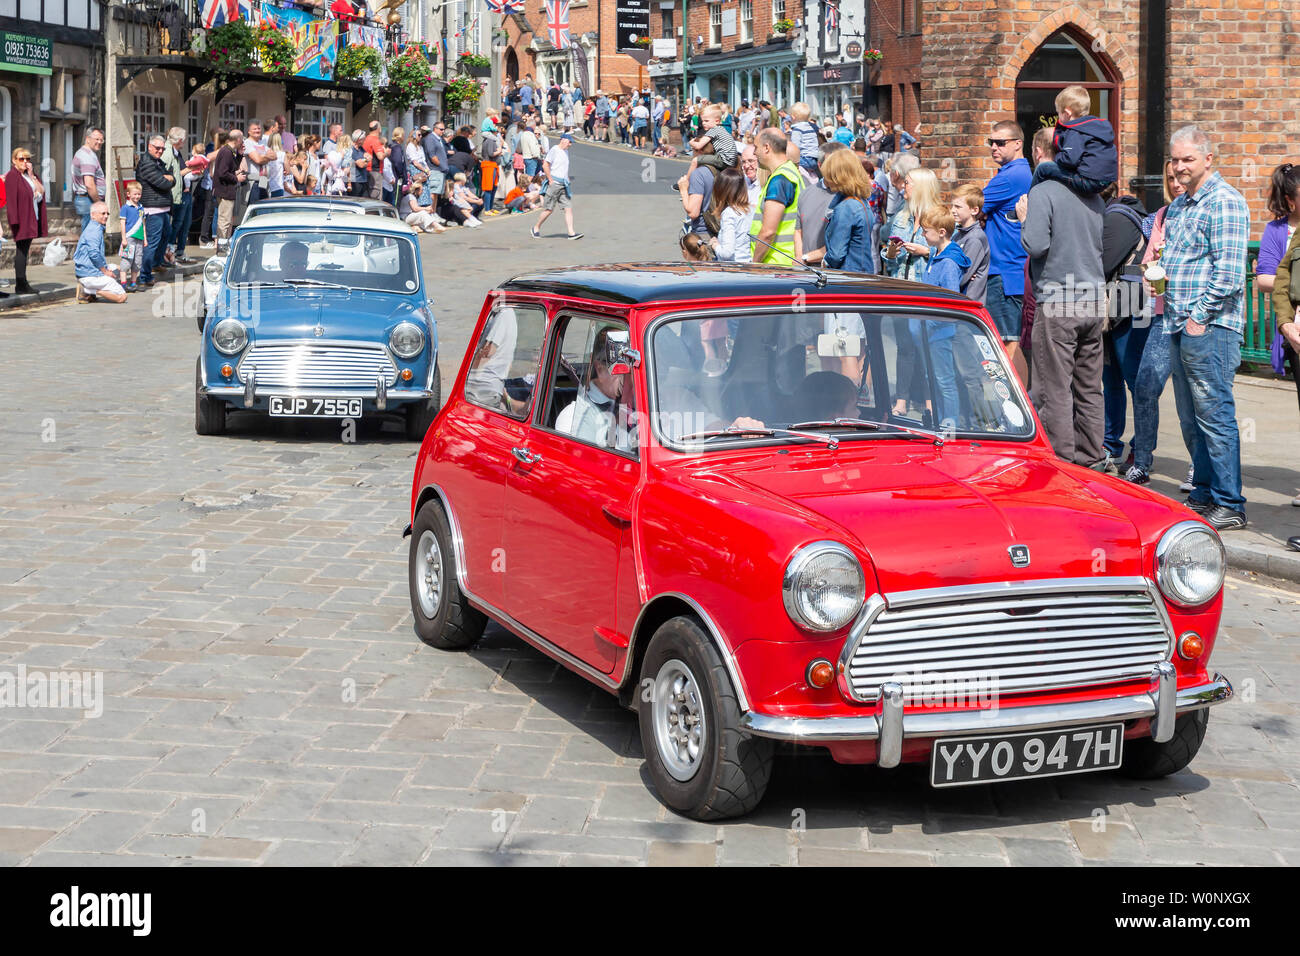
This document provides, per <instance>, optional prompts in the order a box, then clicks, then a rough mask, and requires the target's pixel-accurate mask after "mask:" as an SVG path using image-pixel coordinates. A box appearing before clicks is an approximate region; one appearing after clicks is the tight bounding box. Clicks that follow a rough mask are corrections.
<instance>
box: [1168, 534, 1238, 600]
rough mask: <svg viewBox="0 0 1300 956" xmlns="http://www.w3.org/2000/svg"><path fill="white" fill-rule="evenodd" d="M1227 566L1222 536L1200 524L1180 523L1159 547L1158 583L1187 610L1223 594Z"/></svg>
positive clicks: (1169, 596)
mask: <svg viewBox="0 0 1300 956" xmlns="http://www.w3.org/2000/svg"><path fill="white" fill-rule="evenodd" d="M1226 564H1227V561H1226V560H1225V556H1224V552H1223V542H1222V541H1220V540H1219V536H1218V534H1216V533H1215V531H1214V529H1213V528H1208V527H1206V526H1205V525H1203V524H1200V523H1199V522H1196V521H1180V522H1179V523H1178V524H1176V525H1174V526H1173V527H1172V528H1170V529H1169V530H1168V531H1166V532H1165V533H1164V536H1163V537H1162V538H1161V539H1160V543H1159V544H1158V545H1156V583H1157V584H1159V585H1160V590H1161V591H1162V592H1163V593H1164V595H1165V597H1167V598H1169V600H1171V601H1173V602H1174V603H1175V604H1181V605H1184V606H1185V607H1196V606H1197V605H1200V604H1204V603H1205V602H1206V601H1208V600H1210V599H1211V598H1212V597H1214V596H1215V595H1216V594H1218V593H1219V589H1220V588H1222V587H1223V571H1224V567H1225V565H1226Z"/></svg>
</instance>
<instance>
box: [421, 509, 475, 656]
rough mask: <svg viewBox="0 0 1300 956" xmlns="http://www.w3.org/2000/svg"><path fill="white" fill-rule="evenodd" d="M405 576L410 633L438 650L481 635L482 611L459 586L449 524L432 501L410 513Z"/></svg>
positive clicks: (461, 644) (455, 647)
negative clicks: (408, 590) (412, 625)
mask: <svg viewBox="0 0 1300 956" xmlns="http://www.w3.org/2000/svg"><path fill="white" fill-rule="evenodd" d="M408 581H409V584H410V588H411V611H412V612H413V613H414V615H415V634H416V636H417V637H418V638H419V639H420V640H422V641H424V643H426V644H428V645H429V646H430V647H436V648H438V649H439V650H444V651H450V650H459V649H461V648H466V647H470V646H471V645H473V644H474V643H475V642H476V641H477V640H478V639H479V638H480V637H482V636H483V629H484V628H485V627H486V626H487V617H486V616H484V614H483V613H482V612H481V611H479V610H477V609H476V608H474V607H471V606H470V603H469V601H467V600H466V599H465V595H464V593H462V592H461V589H460V583H459V581H458V580H457V578H456V552H455V550H454V549H453V547H452V540H451V528H450V527H449V526H448V524H447V515H446V513H445V512H444V511H443V510H442V508H441V507H440V506H439V504H438V503H437V502H436V501H429V502H426V503H425V504H424V506H423V507H421V508H420V511H419V514H417V515H416V516H415V524H414V525H413V526H412V528H411V550H410V554H409V558H408Z"/></svg>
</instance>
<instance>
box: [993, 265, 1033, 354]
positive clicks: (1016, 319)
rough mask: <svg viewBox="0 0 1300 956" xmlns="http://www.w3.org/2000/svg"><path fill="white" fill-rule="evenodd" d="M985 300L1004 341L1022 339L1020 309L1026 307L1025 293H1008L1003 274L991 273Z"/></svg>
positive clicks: (994, 324) (995, 326) (994, 325)
mask: <svg viewBox="0 0 1300 956" xmlns="http://www.w3.org/2000/svg"><path fill="white" fill-rule="evenodd" d="M984 301H985V303H986V308H987V309H988V310H989V315H991V316H992V317H993V327H994V328H995V329H997V330H998V335H999V336H1000V337H1001V338H1002V341H1003V342H1019V341H1020V310H1021V309H1022V308H1023V307H1024V303H1025V297H1024V296H1023V295H1007V294H1006V292H1004V291H1003V286H1002V276H1000V275H990V276H989V282H988V286H987V287H986V288H985V290H984Z"/></svg>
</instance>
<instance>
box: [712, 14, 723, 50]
mask: <svg viewBox="0 0 1300 956" xmlns="http://www.w3.org/2000/svg"><path fill="white" fill-rule="evenodd" d="M709 46H711V47H712V46H722V4H720V3H711V4H709Z"/></svg>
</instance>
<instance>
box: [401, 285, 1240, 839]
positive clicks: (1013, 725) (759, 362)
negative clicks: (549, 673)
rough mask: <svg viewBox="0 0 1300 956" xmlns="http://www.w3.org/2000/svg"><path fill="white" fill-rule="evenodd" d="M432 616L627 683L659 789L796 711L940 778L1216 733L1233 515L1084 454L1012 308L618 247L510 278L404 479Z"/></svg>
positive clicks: (685, 790)
mask: <svg viewBox="0 0 1300 956" xmlns="http://www.w3.org/2000/svg"><path fill="white" fill-rule="evenodd" d="M411 516H412V518H411V527H410V528H408V529H407V531H408V533H409V534H411V547H410V589H411V606H412V609H413V611H414V614H415V629H416V633H417V634H418V635H419V637H420V638H421V639H422V640H423V641H425V642H426V643H428V644H431V645H433V646H435V647H439V648H463V647H466V646H468V645H471V644H472V643H473V642H474V641H475V640H476V639H477V638H478V637H479V636H480V635H481V633H482V632H483V628H484V626H485V624H486V621H487V620H488V619H489V618H490V619H492V620H495V621H497V622H499V623H500V624H501V625H502V626H504V627H505V628H507V629H509V630H510V631H512V632H513V633H514V634H516V635H518V636H519V637H520V638H522V639H523V640H525V641H527V642H528V643H529V644H532V645H533V646H534V647H536V648H537V649H539V650H540V651H542V652H543V653H545V654H547V655H549V656H551V657H552V658H554V659H555V660H557V661H559V662H560V663H562V664H563V665H564V666H566V667H568V668H570V669H571V670H573V671H575V672H577V673H578V674H581V675H582V676H584V677H586V678H587V679H588V680H590V681H592V682H593V683H595V684H597V685H599V686H601V687H604V688H606V689H607V690H609V691H610V692H612V693H615V694H617V695H618V696H619V698H620V700H622V701H623V702H624V703H625V704H626V705H627V706H628V707H631V708H634V709H635V710H636V711H637V713H638V715H639V718H640V726H641V736H642V740H643V742H644V747H645V754H646V760H647V763H648V765H649V769H650V772H651V777H652V779H653V782H654V786H655V788H656V789H657V790H658V792H659V794H660V796H661V798H662V799H663V800H664V801H665V802H666V803H667V804H668V805H669V806H671V807H673V808H674V809H675V810H677V811H679V812H681V813H684V814H687V815H689V816H692V817H696V818H699V819H718V818H723V817H730V816H735V815H738V814H742V813H745V812H747V811H749V810H751V809H753V808H754V807H755V806H756V805H757V804H758V802H759V801H760V800H761V799H762V796H763V792H764V790H765V789H766V787H767V784H768V780H769V778H770V776H771V770H772V755H773V748H774V745H775V743H776V742H777V741H789V742H793V743H796V744H803V745H815V746H820V747H825V748H827V749H829V751H830V752H831V754H832V756H833V757H834V758H835V759H836V760H838V761H841V762H845V763H874V764H877V765H879V766H881V767H894V766H896V765H898V764H899V763H900V762H928V764H929V768H930V782H931V783H932V785H934V786H938V787H942V786H955V785H963V784H977V783H984V782H989V781H1002V780H1014V779H1023V778H1032V777H1041V776H1053V775H1060V774H1072V773H1085V772H1090V771H1098V770H1108V769H1118V768H1122V769H1124V770H1126V771H1128V772H1129V773H1131V774H1134V775H1138V776H1145V777H1153V776H1163V775H1165V774H1169V773H1173V772H1175V771H1177V770H1180V769H1181V768H1183V767H1184V766H1186V765H1187V764H1188V762H1189V761H1190V760H1191V759H1192V758H1193V756H1194V755H1195V754H1196V751H1197V749H1198V748H1199V746H1200V744H1201V741H1202V739H1203V738H1204V735H1205V730H1206V726H1207V722H1208V707H1209V706H1210V705H1211V704H1215V703H1219V702H1221V701H1224V700H1227V699H1228V698H1229V697H1230V696H1231V695H1232V688H1231V685H1230V684H1229V683H1228V681H1227V680H1225V679H1224V678H1223V677H1222V676H1220V675H1218V674H1215V673H1212V672H1211V671H1210V670H1208V663H1209V656H1210V652H1211V650H1212V648H1213V646H1214V640H1215V635H1216V632H1217V629H1218V625H1219V615H1220V611H1221V606H1222V595H1221V589H1222V584H1223V574H1224V552H1223V547H1222V545H1221V543H1220V541H1219V538H1218V535H1217V534H1216V533H1215V531H1214V529H1213V528H1211V527H1210V526H1209V525H1207V524H1206V523H1205V522H1203V521H1201V520H1200V519H1199V518H1198V517H1197V516H1196V515H1194V514H1193V513H1192V512H1190V511H1188V510H1187V509H1185V508H1184V507H1182V506H1181V505H1179V504H1176V503H1173V502H1171V501H1169V500H1168V499H1165V498H1163V497H1161V496H1160V495H1158V494H1155V493H1153V492H1151V491H1148V490H1145V489H1143V488H1140V487H1136V486H1134V485H1130V484H1127V483H1125V482H1123V481H1120V480H1118V479H1116V478H1112V477H1108V476H1106V475H1104V474H1100V473H1098V472H1095V471H1091V470H1088V469H1085V468H1080V467H1077V466H1075V465H1071V464H1067V463H1065V462H1062V461H1060V460H1059V459H1057V458H1056V457H1055V456H1054V455H1053V453H1052V449H1051V447H1050V446H1049V444H1048V442H1047V440H1046V438H1045V437H1044V435H1043V432H1042V430H1041V428H1040V427H1039V426H1038V423H1037V420H1036V419H1035V417H1034V412H1033V409H1032V407H1031V406H1030V403H1029V401H1028V400H1027V398H1026V396H1025V394H1024V392H1023V390H1022V389H1021V387H1020V385H1019V384H1018V382H1017V380H1016V377H1015V375H1014V373H1013V372H1012V371H1011V367H1010V364H1009V363H1008V361H1007V357H1006V355H1005V353H1004V352H1003V350H1002V347H1001V345H1000V343H999V341H998V338H997V336H996V334H995V333H994V332H993V331H992V329H991V326H990V323H989V318H988V315H987V313H985V312H984V311H983V309H982V308H980V307H979V306H978V305H977V304H975V303H973V302H971V301H970V300H969V299H966V298H964V297H961V296H958V295H955V294H951V293H947V292H944V291H943V290H940V289H935V288H930V287H927V286H921V285H917V284H913V283H907V282H899V281H894V280H890V279H884V278H880V277H875V276H856V275H849V274H844V273H835V274H826V275H823V274H820V273H817V272H814V271H812V270H807V271H805V270H803V269H796V268H785V269H783V268H779V267H758V266H745V267H736V266H729V265H722V264H711V265H695V264H692V265H686V264H679V263H675V264H659V265H655V264H643V265H609V266H592V267H582V268H573V269H562V270H556V271H550V272H544V273H537V274H533V275H525V276H521V277H519V278H517V279H514V280H512V281H510V282H507V283H505V284H504V285H503V286H502V287H501V288H500V289H498V290H495V291H493V292H492V293H491V294H490V295H489V296H488V299H487V302H486V303H485V304H484V306H483V310H482V314H481V315H480V317H479V320H478V326H477V329H476V331H475V334H474V338H473V342H472V344H471V346H470V349H469V351H468V353H467V355H466V359H465V362H464V364H463V367H462V368H461V371H460V374H459V376H458V377H457V380H456V383H455V386H454V388H453V389H452V390H451V392H450V394H449V395H448V396H447V401H446V405H445V407H444V408H443V409H442V411H441V412H440V413H439V415H438V417H437V418H436V419H435V421H434V423H433V426H432V427H431V428H430V429H429V432H428V434H427V435H426V436H425V439H424V444H423V446H422V447H421V449H420V455H419V460H418V463H417V465H416V468H415V480H414V486H413V488H412V493H411Z"/></svg>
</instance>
